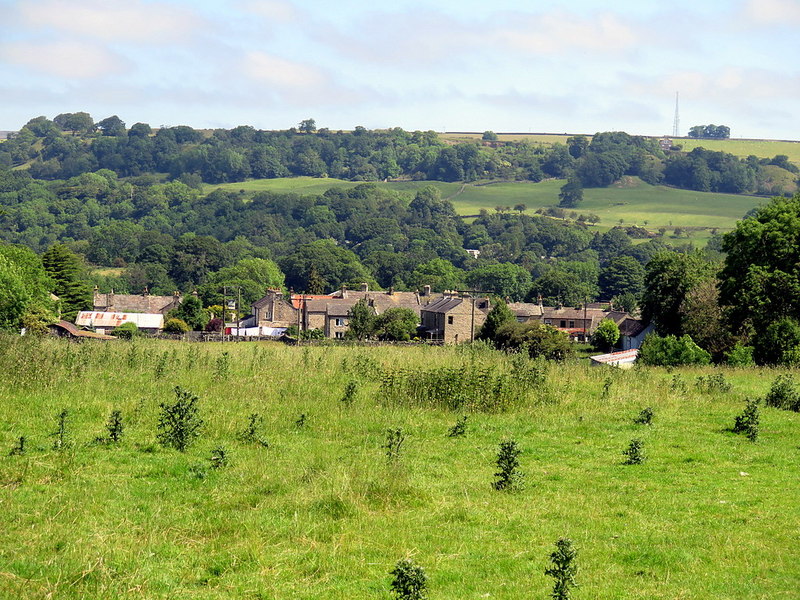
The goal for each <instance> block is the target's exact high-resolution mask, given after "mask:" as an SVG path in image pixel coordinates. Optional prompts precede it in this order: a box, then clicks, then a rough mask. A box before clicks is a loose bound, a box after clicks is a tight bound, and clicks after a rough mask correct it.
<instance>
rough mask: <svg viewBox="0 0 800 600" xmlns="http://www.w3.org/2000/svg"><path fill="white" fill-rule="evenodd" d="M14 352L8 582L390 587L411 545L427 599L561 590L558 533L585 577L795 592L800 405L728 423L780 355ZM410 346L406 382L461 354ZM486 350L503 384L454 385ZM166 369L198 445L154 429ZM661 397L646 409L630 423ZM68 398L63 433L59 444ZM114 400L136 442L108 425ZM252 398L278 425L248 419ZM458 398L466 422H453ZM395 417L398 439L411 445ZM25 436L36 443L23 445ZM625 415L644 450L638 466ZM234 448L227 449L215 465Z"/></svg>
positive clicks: (667, 592)
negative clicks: (217, 454)
mask: <svg viewBox="0 0 800 600" xmlns="http://www.w3.org/2000/svg"><path fill="white" fill-rule="evenodd" d="M0 366H2V369H3V373H4V384H3V386H2V387H0V597H2V598H17V599H20V600H23V599H33V598H59V599H79V598H92V599H111V598H155V599H160V598H164V599H166V598H182V599H183V598H187V599H223V598H224V599H234V598H235V599H239V598H241V599H275V600H277V599H285V598H297V599H311V598H330V599H342V600H344V599H352V598H374V599H382V600H387V599H388V598H389V597H390V594H389V582H390V576H389V575H388V573H389V571H390V570H391V569H392V568H393V566H394V564H395V563H396V561H397V560H398V559H401V558H405V557H411V558H413V560H414V561H415V562H416V563H418V564H420V565H421V566H422V567H423V568H424V569H425V571H426V573H427V575H428V577H429V591H430V598H431V600H436V599H444V598H448V599H459V600H460V599H468V598H475V599H478V598H497V599H508V600H511V599H514V600H516V599H519V598H547V597H549V592H550V590H551V589H552V581H551V580H549V578H547V577H545V575H544V573H543V571H544V569H545V567H546V566H547V565H548V557H549V554H550V552H551V551H552V550H553V549H554V542H555V541H556V540H557V539H559V537H562V536H568V537H570V538H571V539H572V540H573V542H574V544H575V546H576V547H577V549H578V559H577V560H578V566H579V572H578V577H577V580H578V583H579V584H580V587H579V588H578V589H577V590H576V591H575V593H574V597H575V598H576V599H580V598H594V599H606V598H607V599H615V600H619V599H634V598H640V599H645V598H646V599H659V598H663V599H674V598H682V599H686V600H691V599H698V600H699V599H707V598H729V599H739V598H741V599H745V598H746V599H748V600H749V599H759V598H763V599H766V598H770V599H773V598H787V599H788V598H792V597H796V594H797V590H798V589H800V569H798V566H797V565H798V564H800V546H798V544H797V536H798V533H800V503H798V497H800V480H799V479H798V477H797V464H798V458H799V457H798V453H799V452H800V427H798V424H800V415H798V414H797V413H791V412H785V411H779V410H777V409H772V408H765V407H763V406H762V416H761V436H760V438H759V439H758V441H757V442H755V443H752V442H750V441H748V440H747V439H746V438H745V437H744V436H739V435H734V434H733V433H731V432H730V431H729V428H730V427H731V426H732V424H733V419H734V416H735V415H736V414H738V413H740V412H741V410H742V408H743V406H744V398H745V397H747V396H754V395H763V394H764V393H765V392H766V391H767V389H768V388H769V385H770V383H771V381H772V380H773V379H774V377H775V376H776V375H777V374H778V371H771V370H756V369H752V370H728V369H719V370H716V371H714V372H715V373H717V372H718V373H722V374H723V375H724V377H725V378H726V380H727V381H728V382H729V383H731V385H732V391H730V392H727V393H708V392H704V391H701V390H700V389H699V388H697V386H695V384H694V382H695V380H696V378H697V376H698V375H701V374H707V373H710V372H712V369H710V368H707V369H702V370H694V369H686V370H675V371H674V372H667V371H664V370H661V369H641V370H639V369H635V370H632V371H629V372H623V371H617V370H611V369H604V368H594V369H593V368H591V367H588V366H587V365H586V364H585V362H583V363H577V362H576V363H569V364H564V365H558V364H540V363H535V362H533V361H529V360H528V359H524V358H520V357H516V358H515V357H507V356H505V355H502V354H499V353H496V352H494V351H493V350H490V349H487V348H485V347H482V346H474V347H458V348H454V347H444V348H443V347H380V348H362V347H346V346H314V347H287V346H283V345H279V344H277V343H239V344H234V343H229V344H228V343H226V344H222V343H219V344H214V343H207V344H190V343H184V342H169V341H156V340H140V341H134V342H125V341H115V342H111V343H106V344H102V343H91V342H87V343H83V344H74V343H70V342H67V341H62V340H52V339H45V340H37V339H25V338H17V337H0ZM401 368H402V369H404V370H405V371H403V372H404V373H405V374H406V375H408V376H409V377H408V379H407V380H406V381H408V382H413V381H417V380H418V377H419V378H421V377H422V376H423V375H424V374H425V373H428V375H430V373H441V372H447V373H450V374H455V375H452V377H451V378H450V379H449V380H448V381H449V383H447V385H445V386H444V387H442V386H439V387H435V388H434V387H431V388H430V389H429V390H426V389H422V388H419V387H417V388H415V389H414V392H413V393H411V392H408V393H405V392H404V389H402V388H398V387H396V386H397V381H399V380H398V379H397V378H396V377H395V378H392V377H389V374H391V373H395V375H397V373H398V372H399V371H398V370H399V369H401ZM447 369H450V371H447ZM459 373H461V374H462V375H458V374H459ZM475 373H478V374H479V376H477V378H474V381H475V382H477V383H476V384H475V385H478V386H484V387H485V386H486V385H490V387H491V386H495V388H494V389H496V392H492V393H485V394H477V395H475V394H471V393H470V390H467V389H462V388H460V387H459V385H460V384H459V382H460V381H461V382H463V378H462V379H459V377H462V376H463V377H468V374H475ZM401 379H402V378H400V380H401ZM419 380H420V381H421V379H419ZM350 382H355V384H356V390H357V391H356V392H355V395H354V396H353V397H352V399H351V400H352V401H351V402H344V401H343V400H342V398H343V397H344V391H345V388H346V386H347V385H348V383H350ZM386 382H394V383H392V384H391V385H389V384H388V383H386ZM487 382H488V383H487ZM175 386H181V387H182V388H184V389H188V390H191V391H192V392H194V393H195V394H197V396H198V397H199V403H198V404H199V413H200V417H201V418H202V419H203V420H204V422H205V423H204V426H203V428H202V430H201V435H200V437H199V438H198V439H197V441H196V443H195V444H194V445H192V446H190V447H189V448H188V450H187V451H186V452H185V453H181V452H179V451H177V450H174V449H169V448H164V447H162V446H161V445H159V444H158V443H157V440H156V433H157V422H158V419H159V413H160V407H159V405H160V403H171V402H172V401H173V400H174V397H175V394H174V392H173V389H174V387H175ZM437 390H438V392H437ZM604 390H605V392H604ZM406 391H407V390H406ZM428 392H430V395H428ZM437 398H438V399H439V400H436V399H437ZM459 406H460V408H459ZM646 406H650V407H652V408H653V410H654V414H655V416H654V420H653V424H652V425H650V426H644V425H636V424H634V423H633V418H634V417H635V416H636V415H637V414H638V413H639V412H640V411H641V410H642V409H643V408H645V407H646ZM63 409H67V410H68V420H67V437H66V440H67V442H68V444H67V445H66V446H64V447H63V448H62V449H54V441H55V440H56V439H57V438H56V437H53V436H52V435H50V434H52V433H53V432H54V431H55V430H56V429H57V418H56V417H57V415H58V414H59V413H60V412H61V411H62V410H63ZM112 410H120V411H121V413H122V420H123V423H124V425H125V430H124V435H123V438H122V441H121V442H120V443H119V444H117V445H114V444H108V443H99V442H96V441H94V440H95V439H96V438H97V437H98V436H102V435H104V433H105V431H104V425H105V423H106V421H107V419H108V417H109V414H110V413H111V411H112ZM253 413H258V414H259V415H261V416H262V417H263V424H262V425H261V427H260V429H259V432H258V434H259V436H261V437H262V438H263V439H264V440H265V441H267V442H268V444H269V446H268V447H265V446H264V445H262V444H259V443H254V442H252V441H245V440H242V439H240V435H239V434H240V432H241V431H242V430H243V429H244V428H245V427H246V425H247V422H248V416H249V415H251V414H253ZM462 414H467V416H468V420H467V428H466V434H465V435H464V436H462V437H448V435H447V434H448V431H449V429H450V428H451V427H452V426H453V424H454V423H455V422H456V420H457V419H458V417H459V416H461V415H462ZM300 415H305V419H304V425H303V426H300V425H298V421H299V420H301V418H300ZM390 428H392V429H394V428H401V429H402V431H403V432H404V434H405V436H406V437H405V442H404V443H403V445H402V447H401V451H400V453H399V458H397V459H395V460H389V459H388V458H387V456H386V449H385V448H384V447H383V446H384V445H385V444H386V439H387V438H386V433H387V430H388V429H390ZM20 436H25V437H26V440H27V443H26V449H27V451H26V452H25V453H24V454H22V455H10V453H9V451H10V450H11V449H12V448H13V447H15V446H16V445H17V444H18V440H19V437H20ZM633 438H638V439H641V440H642V441H643V443H644V449H645V452H646V454H647V456H648V460H647V461H646V462H645V463H644V464H640V465H625V464H623V455H622V451H623V450H624V449H625V448H626V447H627V446H628V444H629V442H630V441H631V440H632V439H633ZM504 440H515V441H516V442H517V444H518V445H519V447H520V448H521V450H522V454H521V456H520V463H521V465H520V468H521V470H522V471H523V473H524V474H525V484H526V485H525V487H524V488H523V489H521V490H518V491H514V492H502V491H496V490H495V489H493V486H492V482H493V481H494V473H495V471H496V470H497V469H496V466H495V464H494V463H495V459H496V454H497V450H498V445H499V443H500V442H501V441H504ZM220 446H224V448H225V449H226V451H227V453H228V455H229V457H230V464H229V465H228V466H226V467H223V468H213V467H212V463H211V461H210V460H209V459H210V457H211V454H212V452H213V451H214V449H215V448H218V447H220Z"/></svg>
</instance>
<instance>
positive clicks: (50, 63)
mask: <svg viewBox="0 0 800 600" xmlns="http://www.w3.org/2000/svg"><path fill="white" fill-rule="evenodd" d="M0 57H1V58H2V59H3V61H5V62H7V63H10V64H13V65H16V66H21V67H28V68H30V69H34V70H36V71H39V72H41V73H45V74H47V75H53V76H56V77H63V78H66V79H90V78H94V77H105V76H108V75H116V74H119V73H122V72H125V71H127V70H128V69H129V68H130V63H129V62H128V61H127V60H126V59H124V58H122V57H121V56H119V55H117V54H115V53H113V52H111V51H109V50H108V49H106V48H101V47H98V46H96V45H94V44H86V43H83V42H74V41H61V42H37V43H33V42H10V43H6V44H2V45H0Z"/></svg>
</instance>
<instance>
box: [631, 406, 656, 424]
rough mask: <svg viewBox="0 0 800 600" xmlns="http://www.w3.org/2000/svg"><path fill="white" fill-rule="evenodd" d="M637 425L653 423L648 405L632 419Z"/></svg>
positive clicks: (651, 410) (651, 411) (651, 412)
mask: <svg viewBox="0 0 800 600" xmlns="http://www.w3.org/2000/svg"><path fill="white" fill-rule="evenodd" d="M633 422H634V423H636V424H637V425H652V424H653V409H652V408H650V407H649V406H648V407H647V408H645V409H643V410H642V412H640V413H639V415H638V416H637V417H636V418H635V419H634V420H633Z"/></svg>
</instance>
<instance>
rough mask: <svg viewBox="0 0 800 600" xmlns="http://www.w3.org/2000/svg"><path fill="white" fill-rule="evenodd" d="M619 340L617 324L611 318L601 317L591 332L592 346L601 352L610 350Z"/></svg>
mask: <svg viewBox="0 0 800 600" xmlns="http://www.w3.org/2000/svg"><path fill="white" fill-rule="evenodd" d="M618 341H619V326H618V325H617V324H616V323H615V322H614V321H612V320H611V319H603V320H602V321H600V324H599V325H598V326H597V329H595V330H594V333H593V334H592V346H594V347H595V348H597V349H598V350H602V351H603V352H608V351H610V350H611V349H612V348H613V347H614V345H615V344H616V343H617V342H618Z"/></svg>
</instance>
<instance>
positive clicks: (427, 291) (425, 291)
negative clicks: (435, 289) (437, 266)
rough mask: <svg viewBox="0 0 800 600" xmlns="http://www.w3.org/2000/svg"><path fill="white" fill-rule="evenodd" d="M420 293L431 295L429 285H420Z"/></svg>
mask: <svg viewBox="0 0 800 600" xmlns="http://www.w3.org/2000/svg"><path fill="white" fill-rule="evenodd" d="M422 295H423V296H430V295H431V286H429V285H423V286H422Z"/></svg>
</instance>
